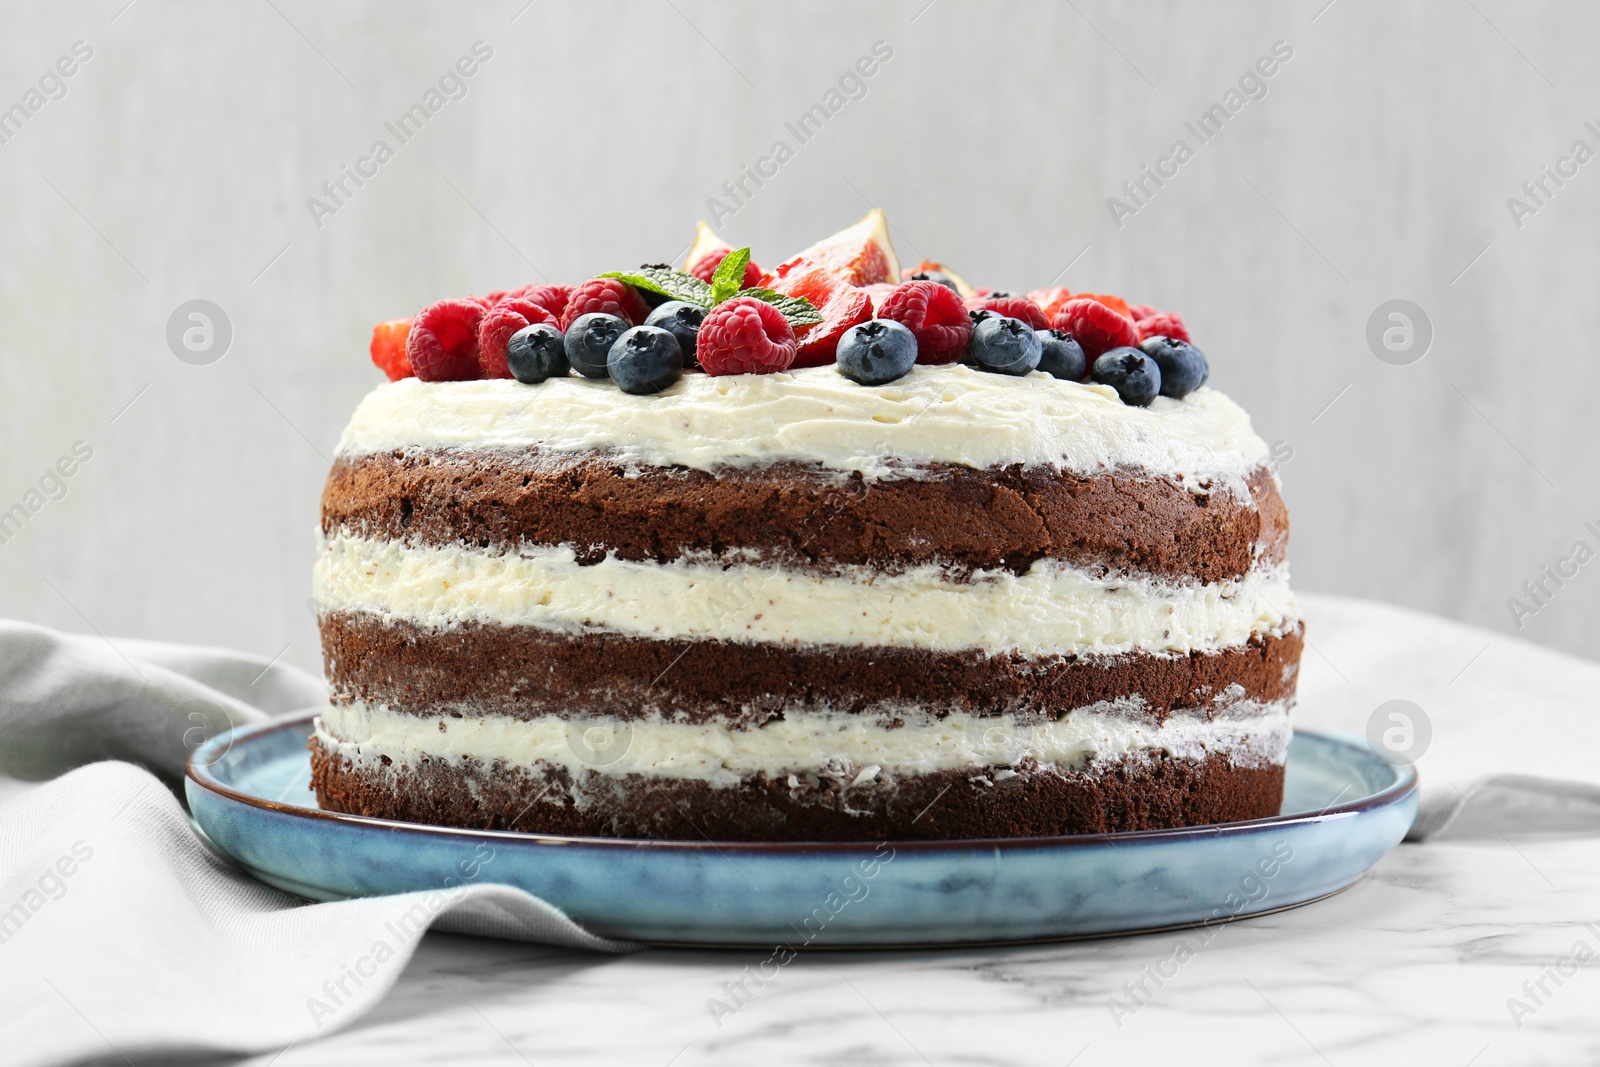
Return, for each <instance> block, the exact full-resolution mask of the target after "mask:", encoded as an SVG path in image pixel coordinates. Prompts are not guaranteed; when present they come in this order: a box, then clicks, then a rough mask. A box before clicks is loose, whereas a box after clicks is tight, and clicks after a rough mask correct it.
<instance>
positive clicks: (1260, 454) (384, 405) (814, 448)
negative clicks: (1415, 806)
mask: <svg viewBox="0 0 1600 1067" xmlns="http://www.w3.org/2000/svg"><path fill="white" fill-rule="evenodd" d="M439 447H452V448H481V449H522V448H529V447H537V448H540V449H546V450H551V451H557V452H581V451H588V450H605V451H611V452H615V453H617V454H619V455H620V456H621V457H622V458H623V459H625V460H626V461H629V462H633V463H637V464H639V465H642V466H674V465H677V466H685V467H692V468H696V469H699V470H706V471H711V470H715V469H717V468H718V467H725V466H735V467H739V466H756V465H760V464H765V463H772V462H775V461H781V460H792V461H799V462H810V463H815V464H818V465H820V466H822V467H825V468H829V469H832V470H837V471H840V472H850V471H859V472H860V473H861V474H862V475H863V476H865V477H868V478H882V477H905V476H915V473H916V471H915V468H916V467H917V466H919V465H923V464H928V463H951V464H960V465H965V466H970V467H975V468H985V467H997V466H1005V465H1009V464H1013V463H1021V464H1024V465H1029V466H1034V465H1043V466H1053V467H1056V468H1059V469H1065V470H1071V471H1074V472H1076V473H1081V474H1085V475H1093V474H1096V473H1100V472H1103V471H1106V470H1110V469H1113V468H1117V467H1125V468H1133V469H1138V470H1142V471H1145V472H1147V473H1149V474H1152V475H1162V476H1167V477H1172V478H1177V477H1180V476H1181V477H1182V478H1183V480H1184V481H1186V482H1189V483H1193V484H1194V487H1195V488H1196V489H1199V488H1201V487H1202V486H1204V485H1205V484H1207V483H1219V484H1223V485H1227V486H1229V487H1230V488H1233V489H1235V490H1236V491H1243V489H1244V478H1245V477H1246V475H1248V474H1249V473H1250V472H1251V471H1252V470H1254V469H1255V468H1257V467H1259V466H1261V465H1262V464H1263V463H1265V462H1266V459H1267V454H1268V453H1267V446H1266V443H1265V442H1263V441H1262V440H1261V438H1260V437H1258V436H1257V435H1256V433H1255V432H1254V431H1253V430H1252V429H1251V427H1250V417H1249V416H1248V415H1246V414H1245V412H1244V410H1243V409H1242V408H1240V407H1239V406H1238V405H1237V404H1235V403H1234V402H1233V401H1232V400H1229V399H1228V398H1227V397H1226V396H1225V395H1223V394H1222V393H1220V392H1217V391H1216V390H1214V389H1207V388H1202V389H1199V390H1197V391H1196V392H1194V393H1191V394H1190V395H1189V396H1187V397H1185V398H1184V399H1182V400H1171V399H1168V398H1166V397H1157V398H1156V400H1155V402H1154V403H1152V404H1151V405H1150V406H1149V407H1148V408H1137V407H1129V406H1128V405H1126V404H1124V403H1122V401H1121V400H1119V399H1118V398H1117V394H1116V393H1115V392H1114V391H1113V390H1111V389H1110V388H1109V387H1107V386H1102V385H1081V384H1078V383H1076V382H1065V381H1061V380H1059V379H1056V378H1053V377H1051V376H1050V375H1048V374H1045V373H1043V372H1039V371H1036V372H1034V373H1032V374H1028V375H1024V376H1022V377H1010V376H1007V375H1001V374H990V373H986V372H983V371H979V370H976V369H974V368H972V367H967V366H963V365H960V364H950V365H946V366H939V367H916V368H914V369H913V370H912V371H911V373H910V374H908V375H906V376H905V377H904V378H901V379H900V380H898V381H895V382H892V383H890V384H888V385H879V386H863V385H857V384H856V383H855V382H852V381H850V380H849V379H848V378H846V377H844V375H842V374H840V373H839V372H838V370H837V369H836V368H834V367H831V366H827V367H812V368H807V369H803V370H796V371H790V372H787V373H783V374H743V375H728V376H722V377H713V376H711V375H706V374H686V375H684V377H683V378H682V379H681V380H680V381H678V382H677V383H676V384H675V385H673V386H672V387H671V388H669V389H667V390H665V391H664V392H661V393H658V394H656V395H654V396H631V395H629V394H627V393H624V392H622V390H620V389H618V388H617V387H616V386H615V385H614V384H612V383H611V382H609V381H604V380H593V379H588V378H579V377H569V378H552V379H550V380H549V381H546V382H543V383H541V384H539V385H534V386H529V385H523V384H521V383H520V382H516V381H512V380H510V379H496V380H490V381H473V382H423V381H419V380H418V379H416V378H404V379H402V380H400V381H398V382H391V383H389V384H386V385H381V386H379V387H378V388H376V389H374V390H373V391H372V392H371V393H369V394H368V395H367V396H366V398H365V399H363V400H362V401H361V403H360V405H359V406H358V407H357V408H356V411H355V414H354V415H353V416H352V417H351V420H350V424H349V426H348V427H346V429H345V431H344V435H343V436H342V437H341V438H340V440H339V452H340V454H341V455H347V456H354V455H362V454H367V453H373V452H386V451H392V450H395V449H411V448H439Z"/></svg>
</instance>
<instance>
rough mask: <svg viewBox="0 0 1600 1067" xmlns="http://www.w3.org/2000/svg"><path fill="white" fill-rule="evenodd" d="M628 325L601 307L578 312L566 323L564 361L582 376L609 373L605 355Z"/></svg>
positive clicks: (604, 375) (599, 375)
mask: <svg viewBox="0 0 1600 1067" xmlns="http://www.w3.org/2000/svg"><path fill="white" fill-rule="evenodd" d="M627 329H628V323H627V322H626V321H625V320H623V319H622V318H621V317H619V316H617V315H611V314H608V313H606V312H604V311H591V312H589V313H588V314H587V315H579V316H578V317H577V318H576V319H574V320H573V322H572V325H571V326H568V327H567V338H566V350H567V361H568V362H569V363H571V364H572V369H573V370H575V371H577V372H578V373H579V374H581V375H583V376H584V377H585V378H604V377H606V376H608V375H609V374H610V373H611V372H610V371H609V370H607V369H606V357H607V356H608V355H610V354H611V346H612V345H614V344H616V343H617V338H619V337H621V336H622V334H623V332H624V331H626V330H627Z"/></svg>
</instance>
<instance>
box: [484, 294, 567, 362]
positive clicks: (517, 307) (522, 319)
mask: <svg viewBox="0 0 1600 1067" xmlns="http://www.w3.org/2000/svg"><path fill="white" fill-rule="evenodd" d="M555 321H556V317H555V316H554V315H552V314H550V312H548V311H546V310H545V309H544V308H542V307H540V306H539V305H538V304H535V303H533V302H532V301H531V300H527V299H524V298H523V297H520V296H508V297H504V298H503V299H501V301H500V302H499V303H498V304H496V305H495V306H494V307H492V308H490V309H489V310H488V311H486V312H484V313H483V319H482V320H481V321H480V322H479V323H478V373H479V376H480V377H484V378H510V377H511V376H512V374H511V370H510V368H508V367H507V366H506V342H507V341H509V340H511V335H512V334H514V333H516V332H517V331H518V330H520V329H522V328H523V327H524V326H531V325H533V324H534V323H536V322H548V323H552V324H553V323H554V322H555Z"/></svg>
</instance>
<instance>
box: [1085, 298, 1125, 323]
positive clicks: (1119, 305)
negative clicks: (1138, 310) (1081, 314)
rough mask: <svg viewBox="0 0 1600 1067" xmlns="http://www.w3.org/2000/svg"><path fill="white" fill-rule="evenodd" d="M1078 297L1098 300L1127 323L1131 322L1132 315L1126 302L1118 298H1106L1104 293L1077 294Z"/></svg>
mask: <svg viewBox="0 0 1600 1067" xmlns="http://www.w3.org/2000/svg"><path fill="white" fill-rule="evenodd" d="M1078 296H1079V297H1082V298H1083V299H1085V300H1098V301H1100V303H1102V304H1104V305H1105V306H1106V307H1108V308H1110V309H1111V310H1112V311H1115V312H1116V313H1117V314H1118V315H1121V316H1122V317H1123V318H1125V319H1127V320H1128V321H1129V322H1132V321H1133V313H1132V312H1131V311H1129V310H1128V302H1127V301H1126V300H1124V299H1122V297H1120V296H1108V295H1106V294H1105V293H1079V294H1078Z"/></svg>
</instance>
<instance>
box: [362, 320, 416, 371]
mask: <svg viewBox="0 0 1600 1067" xmlns="http://www.w3.org/2000/svg"><path fill="white" fill-rule="evenodd" d="M410 333H411V320H410V319H391V320H390V321H388V322H380V323H378V325H376V326H374V327H373V328H372V344H371V345H369V346H368V348H367V351H369V352H371V353H372V362H374V363H376V364H377V365H378V369H379V370H381V371H383V373H385V374H387V375H388V376H389V380H390V381H391V382H398V381H399V380H400V379H401V378H409V377H411V376H412V374H413V373H414V372H413V371H412V370H411V361H410V360H409V359H407V358H406V337H407V336H408V335H409V334H410Z"/></svg>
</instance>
